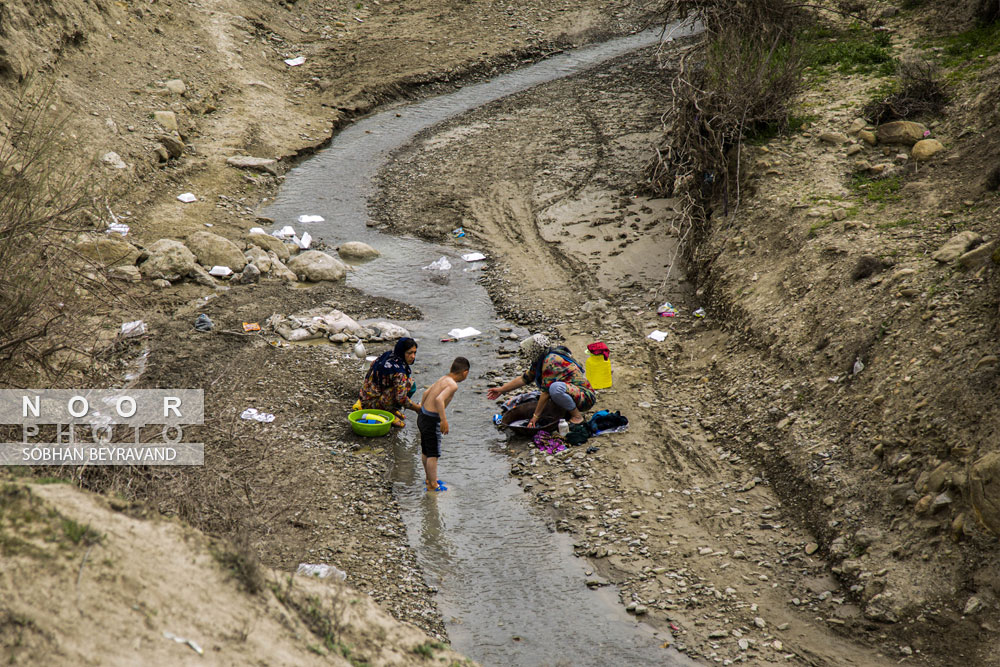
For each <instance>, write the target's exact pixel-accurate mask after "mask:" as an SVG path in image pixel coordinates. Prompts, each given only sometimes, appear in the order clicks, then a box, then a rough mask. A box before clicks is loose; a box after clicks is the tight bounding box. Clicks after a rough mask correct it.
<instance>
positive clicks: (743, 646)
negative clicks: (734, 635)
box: [736, 638, 750, 651]
mask: <svg viewBox="0 0 1000 667" xmlns="http://www.w3.org/2000/svg"><path fill="white" fill-rule="evenodd" d="M736 645H737V646H739V647H740V650H741V651H746V650H747V649H748V648H750V642H749V640H747V639H746V638H741V639H740V640H739V641H738V642H736Z"/></svg>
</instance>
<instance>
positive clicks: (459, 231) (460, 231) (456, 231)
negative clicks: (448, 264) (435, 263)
mask: <svg viewBox="0 0 1000 667" xmlns="http://www.w3.org/2000/svg"><path fill="white" fill-rule="evenodd" d="M451 233H452V235H453V236H454V237H455V238H456V239H460V238H462V237H463V236H465V230H464V229H462V228H461V227H459V228H457V229H453V230H451Z"/></svg>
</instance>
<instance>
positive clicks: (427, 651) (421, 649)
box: [413, 641, 446, 660]
mask: <svg viewBox="0 0 1000 667" xmlns="http://www.w3.org/2000/svg"><path fill="white" fill-rule="evenodd" d="M443 648H446V645H445V644H442V643H441V642H435V641H426V642H424V643H423V644H419V645H417V646H414V647H413V652H414V653H416V654H417V655H419V656H422V657H424V658H427V659H428V660H433V659H434V651H435V650H438V651H440V650H441V649H443Z"/></svg>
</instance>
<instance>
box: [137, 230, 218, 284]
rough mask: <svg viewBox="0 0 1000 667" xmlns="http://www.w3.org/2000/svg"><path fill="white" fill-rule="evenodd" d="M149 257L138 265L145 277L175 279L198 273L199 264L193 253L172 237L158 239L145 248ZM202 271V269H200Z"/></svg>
mask: <svg viewBox="0 0 1000 667" xmlns="http://www.w3.org/2000/svg"><path fill="white" fill-rule="evenodd" d="M147 250H148V252H149V259H147V260H146V261H145V262H143V263H142V264H141V265H140V266H139V271H141V272H142V275H144V276H146V277H147V278H153V279H156V278H165V279H166V280H177V278H183V277H186V276H190V275H198V274H199V269H201V267H200V266H198V260H196V259H195V256H194V253H193V252H191V251H190V250H189V249H188V247H187V246H186V245H184V244H183V243H181V242H180V241H175V240H174V239H160V240H159V241H156V242H155V243H153V245H151V246H149V248H147ZM201 272H204V269H201Z"/></svg>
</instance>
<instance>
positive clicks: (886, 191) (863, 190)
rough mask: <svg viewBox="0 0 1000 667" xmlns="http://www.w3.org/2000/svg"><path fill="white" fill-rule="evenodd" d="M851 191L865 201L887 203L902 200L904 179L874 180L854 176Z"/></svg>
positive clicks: (857, 175) (895, 177) (896, 177)
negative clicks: (901, 193) (901, 191)
mask: <svg viewBox="0 0 1000 667" xmlns="http://www.w3.org/2000/svg"><path fill="white" fill-rule="evenodd" d="M850 186H851V189H852V190H854V191H855V192H856V193H857V194H858V195H861V196H863V197H864V198H865V200H867V201H870V202H877V203H883V204H884V203H887V202H891V201H898V200H899V199H901V195H900V194H899V191H900V190H901V189H902V187H903V182H902V179H900V178H899V176H891V177H889V178H881V179H878V180H876V179H874V178H871V177H869V176H865V175H864V174H854V176H852V177H851V183H850Z"/></svg>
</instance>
